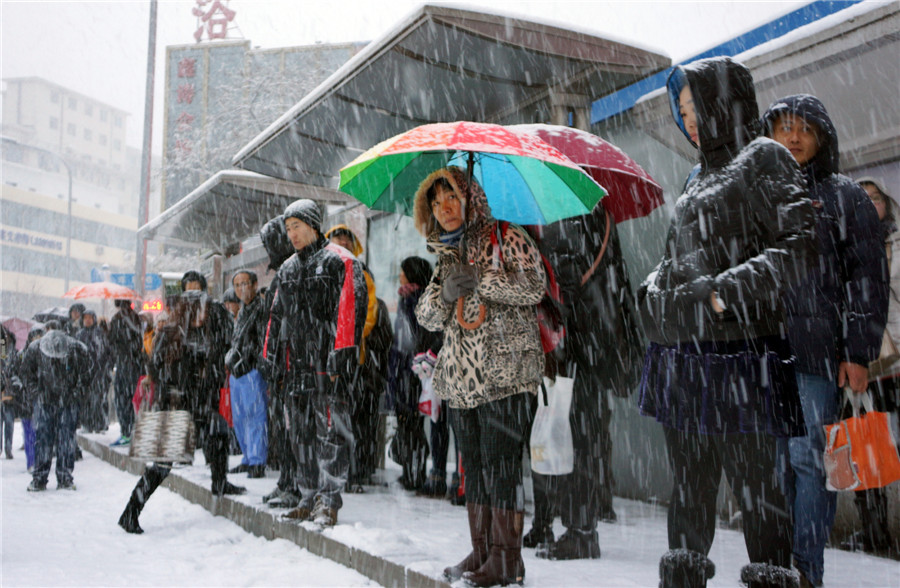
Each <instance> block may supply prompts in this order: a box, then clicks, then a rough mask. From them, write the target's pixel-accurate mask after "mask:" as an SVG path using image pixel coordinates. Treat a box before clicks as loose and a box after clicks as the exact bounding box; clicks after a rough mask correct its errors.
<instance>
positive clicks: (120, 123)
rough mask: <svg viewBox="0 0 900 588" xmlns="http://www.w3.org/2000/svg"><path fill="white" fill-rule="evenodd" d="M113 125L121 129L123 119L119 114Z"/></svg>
mask: <svg viewBox="0 0 900 588" xmlns="http://www.w3.org/2000/svg"><path fill="white" fill-rule="evenodd" d="M113 124H114V125H115V126H117V127H121V126H122V117H121V116H119V115H118V114H117V115H116V117H115V119H113Z"/></svg>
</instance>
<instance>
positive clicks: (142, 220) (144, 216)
mask: <svg viewBox="0 0 900 588" xmlns="http://www.w3.org/2000/svg"><path fill="white" fill-rule="evenodd" d="M155 68H156V0H150V33H149V38H148V40H147V85H146V88H145V90H144V92H145V93H144V145H143V152H142V153H141V201H140V203H139V206H138V229H140V228H141V227H142V226H144V225H146V224H147V221H148V220H149V219H148V216H149V214H150V211H149V209H150V174H151V173H152V168H151V166H150V163H151V160H152V157H153V78H154V75H155V74H156V69H155ZM146 273H147V241H146V240H145V239H144V238H143V237H142V236H141V234H140V232H139V233H138V235H137V247H136V249H135V256H134V289H135V290H136V291H137V293H138V294H140V295H141V297H142V298H143V296H144V276H145V275H146ZM138 310H140V309H138Z"/></svg>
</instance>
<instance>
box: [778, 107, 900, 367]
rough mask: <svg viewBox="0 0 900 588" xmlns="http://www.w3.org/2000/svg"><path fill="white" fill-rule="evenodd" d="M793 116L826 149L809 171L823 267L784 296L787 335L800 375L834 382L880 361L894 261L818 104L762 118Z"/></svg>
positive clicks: (812, 269) (806, 168) (807, 167)
mask: <svg viewBox="0 0 900 588" xmlns="http://www.w3.org/2000/svg"><path fill="white" fill-rule="evenodd" d="M785 113H791V114H795V115H798V116H800V117H801V118H803V119H805V120H807V121H809V122H812V123H814V124H815V125H816V126H818V128H819V131H820V133H819V136H818V139H819V149H818V151H817V152H816V155H815V156H814V157H813V158H812V159H811V160H810V161H809V162H807V164H806V165H805V166H804V167H803V172H804V174H805V175H806V182H807V184H808V187H809V197H810V199H812V202H813V206H814V207H815V211H816V235H817V240H818V248H819V261H818V263H817V264H814V265H812V266H811V267H810V273H809V275H807V276H806V277H805V279H804V280H802V281H801V282H800V283H798V284H796V285H794V286H793V287H792V288H790V290H789V291H788V292H787V294H786V295H785V298H784V300H785V304H786V307H787V324H788V335H789V338H790V341H791V347H792V349H793V351H794V353H795V354H796V355H797V369H799V370H800V371H802V372H806V373H811V374H816V375H820V376H824V377H827V378H829V379H831V380H835V379H836V378H837V374H838V369H837V368H838V365H837V364H838V363H839V362H841V361H849V362H852V363H856V364H859V365H863V366H865V365H868V364H869V362H870V361H872V360H874V359H875V358H876V357H878V353H879V351H880V350H881V339H882V334H883V333H884V325H885V321H886V320H887V306H888V292H889V285H888V281H887V276H888V270H887V258H886V255H885V250H884V240H883V239H882V236H881V228H880V224H879V221H878V213H877V212H876V211H875V207H874V206H873V205H872V201H871V200H870V199H869V197H868V195H867V194H866V192H865V191H864V190H863V189H862V188H861V187H859V185H857V184H856V182H854V181H853V180H851V179H850V178H848V177H847V176H844V175H841V174H839V173H838V162H839V152H838V137H837V131H836V130H835V128H834V125H833V124H832V122H831V118H830V117H829V116H828V112H827V111H826V110H825V106H824V105H823V104H822V102H821V101H819V99H818V98H816V97H814V96H810V95H808V94H799V95H796V96H788V97H786V98H782V99H780V100H776V101H775V102H774V103H773V104H772V106H770V107H769V109H768V110H767V111H766V113H765V114H764V115H763V118H762V122H763V127H764V129H765V130H766V131H767V132H768V133H769V134H771V130H772V127H773V125H774V123H775V120H776V119H777V118H778V117H779V116H780V115H782V114H785Z"/></svg>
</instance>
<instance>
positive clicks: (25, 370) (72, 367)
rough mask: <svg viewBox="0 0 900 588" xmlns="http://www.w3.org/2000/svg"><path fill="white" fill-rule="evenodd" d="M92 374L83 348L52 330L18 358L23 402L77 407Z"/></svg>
mask: <svg viewBox="0 0 900 588" xmlns="http://www.w3.org/2000/svg"><path fill="white" fill-rule="evenodd" d="M92 376H93V373H92V372H91V358H90V355H89V353H88V349H87V347H85V346H84V344H83V343H81V342H80V341H77V340H76V339H74V338H72V337H69V336H68V335H66V334H65V333H64V332H62V331H59V330H53V331H50V332H48V333H47V334H46V335H44V336H43V337H41V338H40V339H38V340H37V341H34V342H33V343H32V344H31V345H29V346H28V347H27V348H26V349H25V351H24V353H23V355H22V365H21V367H20V369H19V377H20V378H21V379H22V383H23V384H24V385H25V390H26V401H27V403H28V404H29V405H30V406H34V403H35V402H36V401H40V402H42V403H45V404H50V405H56V406H70V405H73V404H75V405H77V404H78V403H80V402H81V400H82V399H83V398H84V396H85V394H86V392H87V389H88V387H89V386H90V382H91V379H92Z"/></svg>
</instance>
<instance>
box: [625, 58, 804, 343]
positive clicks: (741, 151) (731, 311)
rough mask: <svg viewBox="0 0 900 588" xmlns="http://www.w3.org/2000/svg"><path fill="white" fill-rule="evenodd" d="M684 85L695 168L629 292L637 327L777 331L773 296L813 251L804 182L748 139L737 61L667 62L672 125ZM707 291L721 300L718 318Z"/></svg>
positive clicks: (661, 335)
mask: <svg viewBox="0 0 900 588" xmlns="http://www.w3.org/2000/svg"><path fill="white" fill-rule="evenodd" d="M685 83H689V84H690V87H691V90H692V92H693V99H694V105H695V108H696V110H697V122H698V131H699V140H700V155H701V169H700V172H699V174H698V175H697V176H696V178H694V179H693V181H691V182H690V183H689V185H688V186H687V188H686V191H685V193H684V194H682V196H681V197H680V198H679V199H678V201H677V203H676V205H675V212H674V217H673V219H672V223H671V225H670V227H669V232H668V235H667V238H666V245H665V251H664V253H663V259H662V261H661V262H660V264H659V265H658V266H657V267H656V268H655V269H654V270H653V272H652V273H651V274H650V275H649V276H648V277H647V279H646V280H645V282H644V283H643V284H642V285H641V286H640V288H639V289H638V293H637V298H638V308H639V311H640V313H641V322H642V323H643V327H644V330H645V333H646V335H647V337H648V338H649V339H650V341H652V342H655V343H660V344H663V345H675V344H677V343H681V342H689V341H735V340H746V339H755V338H758V337H764V336H772V335H778V334H780V333H783V332H784V328H785V327H784V309H783V305H782V302H781V294H782V293H783V291H784V288H785V287H786V286H788V285H790V284H791V283H796V282H797V281H798V280H799V279H800V278H802V277H803V276H805V275H806V274H807V272H808V269H807V268H808V260H810V259H813V256H814V254H815V241H814V237H815V233H814V227H815V225H814V223H815V215H814V211H813V207H812V203H811V202H810V200H809V199H808V198H807V196H806V182H805V181H804V179H803V176H802V174H801V172H800V168H799V167H798V166H797V163H796V161H795V160H794V158H793V156H792V155H791V154H790V152H789V151H788V150H787V149H785V148H784V147H782V146H781V145H779V144H778V143H776V142H774V141H772V140H770V139H766V138H757V134H758V131H759V118H758V113H757V106H756V95H755V91H754V89H753V80H752V78H751V77H750V74H749V72H748V71H747V70H746V68H744V67H743V66H740V65H739V64H737V63H735V62H733V61H731V60H730V59H708V60H701V61H698V62H695V63H694V64H691V65H690V66H683V67H679V68H678V69H676V70H675V71H674V72H673V74H672V76H671V77H670V78H669V87H670V88H669V89H670V92H669V94H670V97H671V98H672V100H673V113H674V114H675V117H676V121H677V122H678V123H679V126H680V127H681V128H682V130H684V125H683V123H682V122H681V117H680V115H679V114H678V106H677V97H678V95H679V93H680V90H681V88H682V87H683V86H684V84H685ZM723 85H725V86H726V87H727V89H728V90H727V95H726V96H724V97H720V96H718V93H719V92H720V89H721V87H722V86H723ZM685 135H686V136H687V133H685ZM713 291H715V292H717V293H718V295H719V296H720V298H721V299H722V301H723V302H724V304H725V307H726V309H725V312H724V313H722V314H721V315H720V314H718V313H716V312H715V311H714V310H713V308H712V305H711V302H710V296H711V293H712V292H713Z"/></svg>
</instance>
